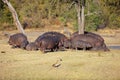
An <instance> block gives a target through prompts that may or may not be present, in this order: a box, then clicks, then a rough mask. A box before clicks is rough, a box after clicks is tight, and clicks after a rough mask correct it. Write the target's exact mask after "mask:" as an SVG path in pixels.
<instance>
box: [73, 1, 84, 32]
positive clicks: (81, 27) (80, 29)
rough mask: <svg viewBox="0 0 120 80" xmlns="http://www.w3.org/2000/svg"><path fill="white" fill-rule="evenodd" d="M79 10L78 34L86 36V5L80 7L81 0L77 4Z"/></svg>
mask: <svg viewBox="0 0 120 80" xmlns="http://www.w3.org/2000/svg"><path fill="white" fill-rule="evenodd" d="M75 5H76V10H77V17H78V34H84V20H85V15H84V5H82V7H81V5H80V0H78V2H77V3H76V4H75Z"/></svg>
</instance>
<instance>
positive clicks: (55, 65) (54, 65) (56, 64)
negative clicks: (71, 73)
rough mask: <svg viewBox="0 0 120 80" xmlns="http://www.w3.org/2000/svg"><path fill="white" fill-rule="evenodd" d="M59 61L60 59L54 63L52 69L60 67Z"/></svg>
mask: <svg viewBox="0 0 120 80" xmlns="http://www.w3.org/2000/svg"><path fill="white" fill-rule="evenodd" d="M60 61H62V59H61V58H59V59H58V60H57V61H56V63H54V64H52V67H55V68H57V67H60V66H61V63H60Z"/></svg>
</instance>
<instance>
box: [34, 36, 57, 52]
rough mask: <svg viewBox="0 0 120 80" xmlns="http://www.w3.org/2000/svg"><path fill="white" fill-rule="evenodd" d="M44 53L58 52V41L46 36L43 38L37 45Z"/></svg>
mask: <svg viewBox="0 0 120 80" xmlns="http://www.w3.org/2000/svg"><path fill="white" fill-rule="evenodd" d="M35 44H36V45H37V47H38V49H40V50H41V51H42V52H44V53H46V51H56V50H57V49H58V44H59V42H58V40H57V39H55V38H53V37H51V36H46V37H43V38H41V40H40V41H39V42H36V43H35Z"/></svg>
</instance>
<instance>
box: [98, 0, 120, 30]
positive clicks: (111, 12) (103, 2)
mask: <svg viewBox="0 0 120 80" xmlns="http://www.w3.org/2000/svg"><path fill="white" fill-rule="evenodd" d="M98 4H99V7H100V9H101V11H102V14H101V15H102V18H103V19H104V20H105V21H106V20H107V23H108V26H109V27H110V28H115V27H120V23H118V22H119V21H120V15H119V14H120V0H99V1H98Z"/></svg>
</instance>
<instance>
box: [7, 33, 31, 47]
mask: <svg viewBox="0 0 120 80" xmlns="http://www.w3.org/2000/svg"><path fill="white" fill-rule="evenodd" d="M8 43H9V45H12V47H13V48H16V47H18V48H22V49H25V47H26V46H27V44H28V43H29V42H28V40H27V36H26V35H24V34H23V33H16V34H13V35H11V36H10V38H9V41H8Z"/></svg>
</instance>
